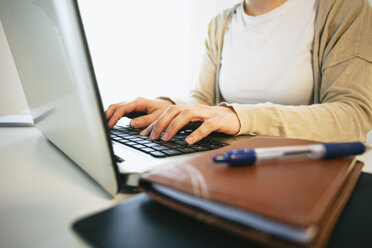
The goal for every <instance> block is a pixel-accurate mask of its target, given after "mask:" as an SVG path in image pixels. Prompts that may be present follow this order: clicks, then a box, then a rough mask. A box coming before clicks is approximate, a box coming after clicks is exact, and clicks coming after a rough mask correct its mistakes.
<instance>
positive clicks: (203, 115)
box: [141, 105, 240, 145]
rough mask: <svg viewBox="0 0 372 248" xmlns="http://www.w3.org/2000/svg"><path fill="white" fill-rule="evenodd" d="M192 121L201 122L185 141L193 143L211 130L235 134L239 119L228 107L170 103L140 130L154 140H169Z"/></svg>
mask: <svg viewBox="0 0 372 248" xmlns="http://www.w3.org/2000/svg"><path fill="white" fill-rule="evenodd" d="M190 122H191V123H192V122H201V125H200V126H199V127H198V128H197V129H196V130H194V131H193V132H192V133H191V134H190V135H189V136H188V137H187V138H186V139H185V141H186V142H187V143H188V144H190V145H191V144H194V143H196V142H198V141H199V140H201V139H202V138H204V137H206V136H207V135H208V134H210V133H211V132H214V131H216V132H221V133H226V134H230V135H235V134H237V133H238V132H239V130H240V121H239V118H238V116H237V114H236V113H235V111H234V110H233V109H232V108H230V107H222V106H206V105H172V106H170V107H168V109H167V110H166V111H165V112H164V113H163V114H162V115H161V116H160V117H159V118H158V119H157V120H156V121H155V122H153V123H152V124H151V125H149V126H148V127H147V128H146V129H145V130H143V131H142V132H141V135H144V136H148V135H149V136H150V138H151V139H153V140H155V139H158V138H160V136H161V134H162V132H163V131H164V134H163V135H162V136H161V139H162V140H164V141H169V140H171V139H172V137H173V136H174V135H175V134H176V133H177V132H178V131H179V130H180V129H182V128H183V127H184V126H186V125H187V124H189V123H190Z"/></svg>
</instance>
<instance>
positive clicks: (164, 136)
mask: <svg viewBox="0 0 372 248" xmlns="http://www.w3.org/2000/svg"><path fill="white" fill-rule="evenodd" d="M168 137H169V135H168V134H167V133H165V134H163V136H161V139H162V140H164V141H167V140H168Z"/></svg>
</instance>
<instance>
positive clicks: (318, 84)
mask: <svg viewBox="0 0 372 248" xmlns="http://www.w3.org/2000/svg"><path fill="white" fill-rule="evenodd" d="M236 7H237V6H235V7H233V8H231V9H228V10H225V11H223V12H222V13H220V14H219V15H217V16H216V17H215V18H214V19H213V20H212V21H211V22H210V24H209V28H208V37H207V39H206V43H205V46H206V48H205V49H206V53H205V55H204V58H203V60H202V65H201V70H200V72H199V76H198V80H197V85H196V87H195V88H194V90H192V91H191V93H190V96H189V98H187V99H180V98H179V99H176V98H174V99H173V98H172V99H171V100H172V101H173V102H175V103H176V104H206V105H221V106H231V107H232V108H234V110H235V111H236V113H237V115H238V117H239V120H240V124H241V128H240V131H239V133H238V134H239V135H240V134H248V133H251V132H253V133H256V134H262V135H274V136H286V137H293V138H303V139H311V140H318V141H356V140H359V141H365V138H366V135H367V132H368V131H369V130H370V129H371V128H372V10H371V6H370V4H369V3H368V0H353V1H350V0H316V6H315V8H316V17H315V36H314V43H313V56H312V64H313V72H314V92H313V104H312V105H307V106H287V105H279V104H271V103H262V104H239V103H231V104H230V103H225V102H224V99H223V97H222V96H221V93H220V90H219V71H220V64H221V63H220V61H221V51H222V46H223V38H224V33H225V31H226V29H227V26H228V24H229V22H230V20H231V17H232V15H233V13H234V11H235V10H236ZM268 90H270V89H268ZM293 93H294V94H296V87H295V86H294V87H293ZM168 99H169V98H168Z"/></svg>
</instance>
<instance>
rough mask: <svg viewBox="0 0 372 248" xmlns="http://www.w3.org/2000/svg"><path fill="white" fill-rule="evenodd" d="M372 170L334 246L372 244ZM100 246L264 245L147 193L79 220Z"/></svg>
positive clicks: (78, 229)
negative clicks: (168, 204)
mask: <svg viewBox="0 0 372 248" xmlns="http://www.w3.org/2000/svg"><path fill="white" fill-rule="evenodd" d="M371 209H372V174H368V173H362V174H361V177H360V178H359V181H358V183H357V185H356V187H355V189H354V192H353V194H352V196H351V197H350V200H349V202H348V203H347V205H346V207H345V209H344V211H343V212H342V214H341V216H340V219H339V221H338V223H337V224H336V226H335V228H334V231H333V234H332V236H331V237H330V240H329V242H328V247H371V245H372V235H371V234H370V232H371V231H370V230H372V214H371ZM73 230H74V232H75V233H76V234H77V235H78V236H79V237H80V238H81V239H82V240H84V242H86V243H87V244H89V245H92V246H94V247H155V248H156V247H159V248H160V247H193V248H194V247H213V248H215V247H247V246H249V247H252V246H254V247H259V246H258V245H257V244H253V243H250V242H249V241H248V240H245V239H241V238H239V237H237V236H235V235H233V234H230V233H227V232H225V231H222V230H220V229H218V228H216V227H214V226H211V225H208V224H205V223H202V222H200V221H197V220H195V219H192V218H189V217H187V216H185V215H183V214H180V213H179V212H176V211H174V210H172V209H169V208H167V207H164V206H162V205H160V204H158V203H157V202H155V201H153V200H151V199H150V198H148V197H147V196H146V195H144V194H141V195H138V196H136V197H133V198H132V199H130V200H127V201H125V202H123V203H121V204H120V205H118V206H116V207H114V208H111V209H109V210H106V211H104V212H101V213H98V214H95V215H92V216H89V217H86V218H83V219H81V220H79V221H77V222H75V223H74V224H73Z"/></svg>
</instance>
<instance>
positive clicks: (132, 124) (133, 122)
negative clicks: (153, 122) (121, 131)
mask: <svg viewBox="0 0 372 248" xmlns="http://www.w3.org/2000/svg"><path fill="white" fill-rule="evenodd" d="M137 124H138V123H137V121H133V120H132V121H130V125H131V126H132V127H136V126H137Z"/></svg>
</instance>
